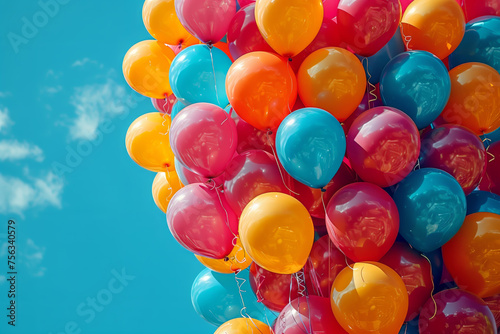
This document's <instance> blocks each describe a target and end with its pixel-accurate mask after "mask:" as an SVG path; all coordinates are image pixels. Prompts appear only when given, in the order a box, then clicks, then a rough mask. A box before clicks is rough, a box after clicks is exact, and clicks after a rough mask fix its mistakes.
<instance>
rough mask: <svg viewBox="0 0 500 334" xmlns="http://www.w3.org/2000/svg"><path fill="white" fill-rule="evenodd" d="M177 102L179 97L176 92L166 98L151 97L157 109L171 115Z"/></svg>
mask: <svg viewBox="0 0 500 334" xmlns="http://www.w3.org/2000/svg"><path fill="white" fill-rule="evenodd" d="M175 102H177V98H176V97H175V95H174V94H170V95H169V96H167V97H166V98H164V99H155V98H151V103H152V104H153V107H155V109H156V110H158V111H159V112H161V113H164V114H167V115H170V113H171V112H172V108H173V107H174V104H175Z"/></svg>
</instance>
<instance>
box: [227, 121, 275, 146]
mask: <svg viewBox="0 0 500 334" xmlns="http://www.w3.org/2000/svg"><path fill="white" fill-rule="evenodd" d="M232 117H233V119H234V122H235V123H236V131H237V132H238V147H237V148H236V151H237V152H238V153H243V152H246V151H251V150H263V151H266V152H267V153H273V150H272V148H271V145H274V140H275V138H276V132H274V133H273V134H272V135H270V136H268V134H267V133H266V131H262V130H259V129H256V128H254V127H253V126H251V125H250V124H248V123H247V122H245V121H244V120H242V119H241V117H240V116H238V114H237V113H236V112H234V111H233V114H232Z"/></svg>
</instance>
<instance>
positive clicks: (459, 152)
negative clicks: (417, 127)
mask: <svg viewBox="0 0 500 334" xmlns="http://www.w3.org/2000/svg"><path fill="white" fill-rule="evenodd" d="M420 167H422V168H425V167H430V168H439V169H442V170H444V171H445V172H448V173H450V174H451V175H452V176H453V177H454V178H455V179H457V181H458V183H460V186H461V187H462V189H463V190H464V192H465V195H468V194H470V193H471V192H472V191H473V190H474V189H475V188H476V187H477V186H478V185H479V182H480V181H481V178H482V176H483V173H484V171H485V168H486V151H485V149H484V146H483V143H482V141H481V139H480V138H479V137H478V136H477V135H476V134H475V133H473V132H471V131H470V130H469V129H467V128H465V127H463V126H460V125H453V124H445V125H442V126H439V127H437V128H435V129H433V130H431V131H429V132H427V133H426V134H425V135H423V136H422V140H421V145H420Z"/></svg>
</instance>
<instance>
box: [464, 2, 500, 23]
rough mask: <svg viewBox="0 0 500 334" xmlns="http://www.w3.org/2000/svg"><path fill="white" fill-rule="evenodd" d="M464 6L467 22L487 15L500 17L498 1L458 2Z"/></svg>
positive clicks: (499, 3)
mask: <svg viewBox="0 0 500 334" xmlns="http://www.w3.org/2000/svg"><path fill="white" fill-rule="evenodd" d="M457 2H458V3H459V4H461V5H462V9H463V11H464V13H465V17H466V19H467V22H469V21H471V20H474V19H475V18H477V17H480V16H485V15H495V16H500V2H499V1H498V0H457Z"/></svg>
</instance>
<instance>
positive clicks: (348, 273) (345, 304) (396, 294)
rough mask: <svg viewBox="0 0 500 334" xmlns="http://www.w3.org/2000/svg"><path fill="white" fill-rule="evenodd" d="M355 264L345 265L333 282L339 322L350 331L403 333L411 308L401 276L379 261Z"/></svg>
mask: <svg viewBox="0 0 500 334" xmlns="http://www.w3.org/2000/svg"><path fill="white" fill-rule="evenodd" d="M352 268H353V269H354V270H353V269H351V268H349V267H346V268H344V269H343V270H342V271H341V272H340V274H338V275H337V277H336V278H335V281H334V282H333V286H332V293H331V297H330V298H331V302H332V310H333V314H334V315H335V318H336V319H337V321H338V322H339V324H340V325H341V326H342V327H343V328H344V329H345V330H346V331H348V332H349V333H350V334H368V333H380V334H381V333H399V330H400V328H401V326H402V325H403V323H404V321H405V317H406V311H407V310H408V293H407V292H406V286H405V284H404V282H403V280H402V279H401V277H400V276H399V275H398V274H397V273H396V272H395V271H394V270H392V269H391V268H389V267H388V266H386V265H385V264H381V263H378V262H371V261H367V262H358V263H355V264H354V265H353V267H352ZM429 297H430V296H429Z"/></svg>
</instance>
